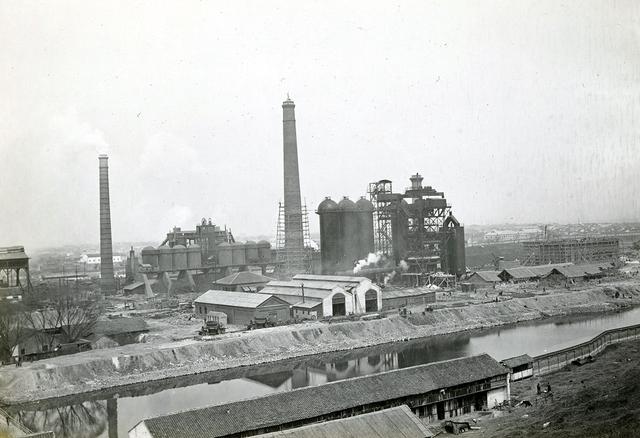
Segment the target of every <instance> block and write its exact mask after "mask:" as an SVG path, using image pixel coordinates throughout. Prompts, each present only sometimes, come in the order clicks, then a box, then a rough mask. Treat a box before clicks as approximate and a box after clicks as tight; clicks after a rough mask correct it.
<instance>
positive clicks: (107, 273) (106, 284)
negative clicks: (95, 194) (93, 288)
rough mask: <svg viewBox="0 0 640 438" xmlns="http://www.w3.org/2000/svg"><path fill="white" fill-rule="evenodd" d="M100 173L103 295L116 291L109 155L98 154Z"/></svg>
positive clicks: (101, 282) (101, 279) (101, 286)
mask: <svg viewBox="0 0 640 438" xmlns="http://www.w3.org/2000/svg"><path fill="white" fill-rule="evenodd" d="M98 161H99V163H100V164H99V175H100V289H101V290H102V293H103V294H104V295H112V294H115V292H116V284H115V280H114V278H113V247H112V244H111V210H110V207H109V163H108V161H109V157H108V156H107V155H98Z"/></svg>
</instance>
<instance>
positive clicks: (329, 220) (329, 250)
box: [316, 196, 342, 274]
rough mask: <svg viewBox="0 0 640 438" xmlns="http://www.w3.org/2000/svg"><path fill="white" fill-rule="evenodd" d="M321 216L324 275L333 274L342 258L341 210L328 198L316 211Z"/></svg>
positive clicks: (321, 253)
mask: <svg viewBox="0 0 640 438" xmlns="http://www.w3.org/2000/svg"><path fill="white" fill-rule="evenodd" d="M316 213H317V214H318V216H320V260H321V263H322V273H323V274H333V273H335V272H336V270H337V269H336V268H337V267H338V266H339V264H340V260H341V258H342V236H341V234H340V209H339V207H338V204H337V203H336V202H335V201H333V200H331V198H330V197H328V196H327V197H326V198H325V199H324V201H322V202H321V203H320V205H318V210H317V211H316Z"/></svg>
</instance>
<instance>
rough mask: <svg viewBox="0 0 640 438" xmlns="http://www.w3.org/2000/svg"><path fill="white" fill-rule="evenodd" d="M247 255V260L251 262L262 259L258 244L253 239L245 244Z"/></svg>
mask: <svg viewBox="0 0 640 438" xmlns="http://www.w3.org/2000/svg"><path fill="white" fill-rule="evenodd" d="M244 248H245V255H246V258H247V262H249V263H257V262H259V261H260V254H259V253H258V244H257V243H256V242H254V241H253V240H248V241H247V242H246V243H245V244H244Z"/></svg>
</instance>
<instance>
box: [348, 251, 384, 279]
mask: <svg viewBox="0 0 640 438" xmlns="http://www.w3.org/2000/svg"><path fill="white" fill-rule="evenodd" d="M383 258H384V256H383V255H382V252H380V251H378V252H375V253H374V252H371V253H369V255H367V257H366V258H364V259H362V260H358V262H357V263H356V265H355V267H354V268H353V273H354V274H357V273H358V272H360V271H361V270H362V269H363V268H366V267H368V266H376V265H377V264H378V263H379V262H380V261H381V260H383Z"/></svg>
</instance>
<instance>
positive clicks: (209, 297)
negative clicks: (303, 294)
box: [194, 290, 289, 325]
mask: <svg viewBox="0 0 640 438" xmlns="http://www.w3.org/2000/svg"><path fill="white" fill-rule="evenodd" d="M194 306H195V312H196V314H197V315H198V316H203V317H204V315H206V314H207V313H209V312H222V313H225V314H226V315H227V321H228V323H229V324H239V325H243V324H248V323H249V322H250V321H251V320H255V319H256V317H258V318H263V317H267V316H269V315H271V316H272V317H274V318H275V319H277V320H278V321H286V320H288V319H289V303H287V302H286V301H284V300H282V299H280V298H278V297H275V296H273V295H268V294H258V293H252V292H231V291H224V290H209V291H207V292H205V293H204V294H202V295H200V296H199V297H198V298H196V299H195V301H194Z"/></svg>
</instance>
